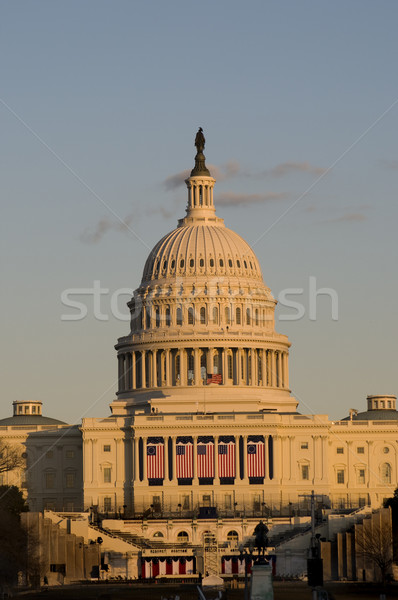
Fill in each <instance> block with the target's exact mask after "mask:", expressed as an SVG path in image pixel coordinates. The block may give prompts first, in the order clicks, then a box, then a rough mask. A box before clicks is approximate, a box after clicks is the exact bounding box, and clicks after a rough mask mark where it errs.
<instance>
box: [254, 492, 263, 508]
mask: <svg viewBox="0 0 398 600" xmlns="http://www.w3.org/2000/svg"><path fill="white" fill-rule="evenodd" d="M260 506H261V498H260V494H254V496H253V510H260Z"/></svg>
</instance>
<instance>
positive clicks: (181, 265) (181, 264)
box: [180, 258, 185, 269]
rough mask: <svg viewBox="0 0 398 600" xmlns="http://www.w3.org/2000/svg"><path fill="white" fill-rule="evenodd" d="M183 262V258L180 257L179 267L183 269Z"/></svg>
mask: <svg viewBox="0 0 398 600" xmlns="http://www.w3.org/2000/svg"><path fill="white" fill-rule="evenodd" d="M184 264H185V262H184V259H183V258H182V259H181V260H180V269H183V268H184Z"/></svg>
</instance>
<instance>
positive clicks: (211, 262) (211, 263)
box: [210, 258, 214, 267]
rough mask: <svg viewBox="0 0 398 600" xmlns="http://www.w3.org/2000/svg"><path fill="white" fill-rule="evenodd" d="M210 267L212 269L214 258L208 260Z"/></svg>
mask: <svg viewBox="0 0 398 600" xmlns="http://www.w3.org/2000/svg"><path fill="white" fill-rule="evenodd" d="M210 266H211V267H214V258H211V259H210Z"/></svg>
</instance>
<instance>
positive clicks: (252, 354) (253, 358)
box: [250, 348, 256, 385]
mask: <svg viewBox="0 0 398 600" xmlns="http://www.w3.org/2000/svg"><path fill="white" fill-rule="evenodd" d="M250 362H251V367H250V371H251V381H250V385H256V351H255V349H254V348H250Z"/></svg>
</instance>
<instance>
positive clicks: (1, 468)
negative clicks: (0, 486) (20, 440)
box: [0, 439, 25, 474]
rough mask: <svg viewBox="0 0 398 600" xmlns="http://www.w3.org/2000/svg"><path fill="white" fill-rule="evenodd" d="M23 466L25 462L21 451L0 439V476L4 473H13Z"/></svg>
mask: <svg viewBox="0 0 398 600" xmlns="http://www.w3.org/2000/svg"><path fill="white" fill-rule="evenodd" d="M24 466H25V460H24V457H23V456H22V451H21V449H20V448H19V447H18V446H14V445H12V444H10V443H9V442H6V441H5V440H2V439H0V474H1V473H5V472H6V471H13V470H14V469H20V468H22V467H24Z"/></svg>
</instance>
